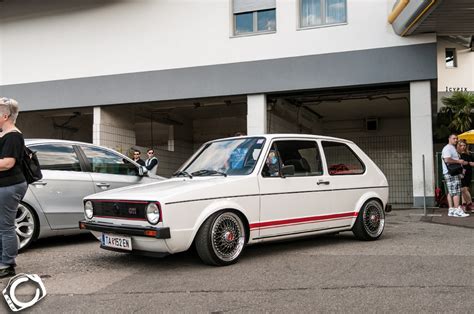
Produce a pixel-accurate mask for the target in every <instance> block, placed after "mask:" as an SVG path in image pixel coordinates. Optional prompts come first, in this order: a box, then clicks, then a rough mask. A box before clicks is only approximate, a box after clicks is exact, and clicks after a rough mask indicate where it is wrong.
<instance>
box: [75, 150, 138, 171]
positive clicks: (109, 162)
mask: <svg viewBox="0 0 474 314" xmlns="http://www.w3.org/2000/svg"><path fill="white" fill-rule="evenodd" d="M81 149H82V150H83V152H84V154H85V155H86V158H87V160H88V161H89V164H90V167H91V170H92V172H96V173H108V174H121V175H134V176H136V175H138V169H137V167H136V166H135V165H134V164H132V163H131V162H130V161H128V160H127V159H126V158H124V157H122V156H120V155H117V154H114V153H112V152H109V151H108V150H105V149H102V148H98V147H89V146H81Z"/></svg>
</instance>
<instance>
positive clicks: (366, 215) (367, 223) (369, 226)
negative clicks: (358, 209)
mask: <svg viewBox="0 0 474 314" xmlns="http://www.w3.org/2000/svg"><path fill="white" fill-rule="evenodd" d="M362 218H363V223H364V229H365V231H367V233H368V234H369V235H370V236H372V237H378V236H379V235H380V234H381V233H382V231H383V228H384V225H385V213H384V211H383V209H382V208H381V206H380V205H379V204H378V203H369V204H367V206H366V207H365V209H364V212H363V216H362Z"/></svg>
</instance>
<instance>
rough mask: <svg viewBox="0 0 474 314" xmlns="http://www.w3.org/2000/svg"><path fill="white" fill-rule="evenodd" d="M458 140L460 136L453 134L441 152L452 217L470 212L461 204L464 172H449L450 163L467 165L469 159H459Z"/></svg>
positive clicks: (463, 215)
mask: <svg viewBox="0 0 474 314" xmlns="http://www.w3.org/2000/svg"><path fill="white" fill-rule="evenodd" d="M457 142H458V136H457V135H456V134H451V135H450V136H449V138H448V144H446V146H444V148H443V151H442V153H441V158H443V161H444V162H443V175H444V179H445V180H446V186H447V188H448V197H447V198H448V203H449V210H448V216H452V217H468V216H469V214H466V213H465V212H464V211H463V210H462V209H461V207H460V206H459V205H460V198H461V177H462V174H456V175H451V174H449V170H448V165H455V164H459V165H465V164H467V161H464V160H462V159H459V155H458V152H457V151H456V144H457Z"/></svg>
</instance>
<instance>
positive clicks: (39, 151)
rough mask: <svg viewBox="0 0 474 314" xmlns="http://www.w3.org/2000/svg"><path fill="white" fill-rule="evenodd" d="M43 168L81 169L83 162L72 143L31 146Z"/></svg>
mask: <svg viewBox="0 0 474 314" xmlns="http://www.w3.org/2000/svg"><path fill="white" fill-rule="evenodd" d="M31 150H32V151H35V152H36V156H37V157H38V161H39V163H40V165H41V169H42V170H60V171H81V164H80V163H79V158H77V155H76V152H75V151H74V148H73V147H72V145H66V144H45V145H36V146H32V147H31Z"/></svg>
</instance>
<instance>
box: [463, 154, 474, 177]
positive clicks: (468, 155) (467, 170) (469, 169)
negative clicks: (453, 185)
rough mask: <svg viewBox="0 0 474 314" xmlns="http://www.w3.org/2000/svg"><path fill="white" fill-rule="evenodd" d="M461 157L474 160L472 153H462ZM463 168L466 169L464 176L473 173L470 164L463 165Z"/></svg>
mask: <svg viewBox="0 0 474 314" xmlns="http://www.w3.org/2000/svg"><path fill="white" fill-rule="evenodd" d="M460 157H461V159H462V160H464V161H469V162H472V161H474V159H473V158H472V156H471V155H470V154H461V156H460ZM463 168H464V169H465V170H466V172H465V173H464V176H465V177H470V176H471V175H472V167H471V166H470V165H469V164H467V165H463Z"/></svg>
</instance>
